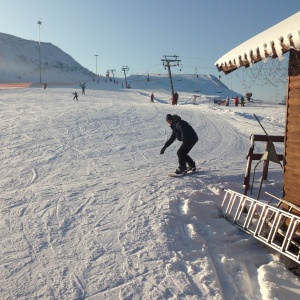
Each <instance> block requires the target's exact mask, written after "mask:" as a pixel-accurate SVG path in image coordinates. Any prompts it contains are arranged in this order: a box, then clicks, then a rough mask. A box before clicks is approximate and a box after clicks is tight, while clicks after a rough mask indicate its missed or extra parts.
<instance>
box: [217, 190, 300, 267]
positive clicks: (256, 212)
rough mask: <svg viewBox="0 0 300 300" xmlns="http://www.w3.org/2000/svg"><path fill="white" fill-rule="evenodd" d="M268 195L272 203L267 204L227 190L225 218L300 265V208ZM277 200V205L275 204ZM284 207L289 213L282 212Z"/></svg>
mask: <svg viewBox="0 0 300 300" xmlns="http://www.w3.org/2000/svg"><path fill="white" fill-rule="evenodd" d="M266 194H268V193H266ZM268 195H269V196H271V197H272V199H271V200H270V201H269V202H268V203H265V202H263V201H260V200H255V199H252V198H250V197H248V196H245V195H242V194H240V193H237V192H235V191H232V190H226V193H225V196H224V199H223V202H222V206H221V215H222V216H223V217H224V218H226V219H227V220H228V221H229V222H231V223H232V224H233V225H235V226H237V227H238V228H240V229H242V230H244V231H245V232H247V233H249V234H251V235H252V236H254V237H255V238H256V239H258V240H260V241H261V242H263V243H265V244H267V245H268V246H270V247H272V248H273V249H275V250H276V251H278V252H280V253H281V254H283V255H285V256H287V257H289V258H290V259H292V260H294V261H296V262H297V263H300V216H299V215H300V208H299V207H297V206H295V205H293V204H292V203H290V202H288V201H286V200H283V199H280V198H277V197H275V196H273V195H271V194H268ZM274 199H275V200H276V201H277V203H272V201H273V200H274ZM283 205H284V207H285V210H283V209H282V206H283ZM294 212H296V213H298V214H299V215H296V214H294ZM298 229H299V231H298Z"/></svg>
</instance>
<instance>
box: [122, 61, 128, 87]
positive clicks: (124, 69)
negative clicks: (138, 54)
mask: <svg viewBox="0 0 300 300" xmlns="http://www.w3.org/2000/svg"><path fill="white" fill-rule="evenodd" d="M121 70H122V71H123V72H124V77H125V84H126V88H128V85H127V78H126V72H128V71H129V68H128V67H127V66H125V67H122V68H121Z"/></svg>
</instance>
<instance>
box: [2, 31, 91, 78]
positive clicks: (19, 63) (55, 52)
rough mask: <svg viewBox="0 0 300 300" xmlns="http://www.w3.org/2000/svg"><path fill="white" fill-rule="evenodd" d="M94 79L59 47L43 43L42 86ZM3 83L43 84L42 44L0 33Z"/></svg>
mask: <svg viewBox="0 0 300 300" xmlns="http://www.w3.org/2000/svg"><path fill="white" fill-rule="evenodd" d="M93 76H94V74H93V73H92V72H90V71H89V70H87V69H86V68H84V67H83V66H81V65H80V64H79V63H78V62H76V61H75V60H74V59H73V58H72V57H71V56H70V55H68V54H67V53H65V52H63V51H62V50H61V49H59V48H58V47H56V46H54V45H52V44H50V43H43V42H41V77H42V82H47V83H48V82H75V81H88V80H91V79H92V77H93ZM1 82H32V83H39V82H40V64H39V43H38V42H36V41H28V40H24V39H21V38H18V37H15V36H12V35H9V34H5V33H0V83H1Z"/></svg>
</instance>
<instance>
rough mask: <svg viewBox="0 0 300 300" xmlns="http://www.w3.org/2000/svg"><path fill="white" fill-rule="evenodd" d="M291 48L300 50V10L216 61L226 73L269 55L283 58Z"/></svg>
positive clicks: (218, 66)
mask: <svg viewBox="0 0 300 300" xmlns="http://www.w3.org/2000/svg"><path fill="white" fill-rule="evenodd" d="M290 49H296V50H298V51H299V50H300V12H298V13H296V14H294V15H292V16H291V17H289V18H287V19H285V20H283V21H282V22H280V23H278V24H276V25H274V26H273V27H270V28H269V29H267V30H265V31H263V32H261V33H260V34H258V35H256V36H254V37H253V38H251V39H249V40H248V41H246V42H244V43H242V44H241V45H239V46H237V47H236V48H234V49H232V50H231V51H229V52H228V53H226V54H225V55H223V56H222V57H221V58H220V59H218V60H217V61H216V62H215V66H216V67H217V68H218V70H219V71H223V72H224V73H225V74H227V73H230V72H232V71H233V70H235V69H237V68H239V67H242V66H245V67H249V66H252V65H253V64H254V63H256V62H258V61H260V60H264V61H266V60H267V59H268V58H269V57H272V58H276V57H278V59H279V60H282V58H283V54H284V53H285V52H288V51H289V50H290Z"/></svg>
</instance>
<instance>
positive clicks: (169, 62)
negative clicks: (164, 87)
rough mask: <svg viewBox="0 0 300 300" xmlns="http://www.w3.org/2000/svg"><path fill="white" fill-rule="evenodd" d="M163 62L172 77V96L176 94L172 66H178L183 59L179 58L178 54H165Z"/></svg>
mask: <svg viewBox="0 0 300 300" xmlns="http://www.w3.org/2000/svg"><path fill="white" fill-rule="evenodd" d="M161 61H162V62H163V66H164V67H165V69H166V68H168V72H169V78H170V86H171V93H172V97H173V96H174V88H173V81H172V74H171V67H178V66H179V63H180V62H181V60H179V59H178V56H177V55H164V58H163V59H162V60H161Z"/></svg>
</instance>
